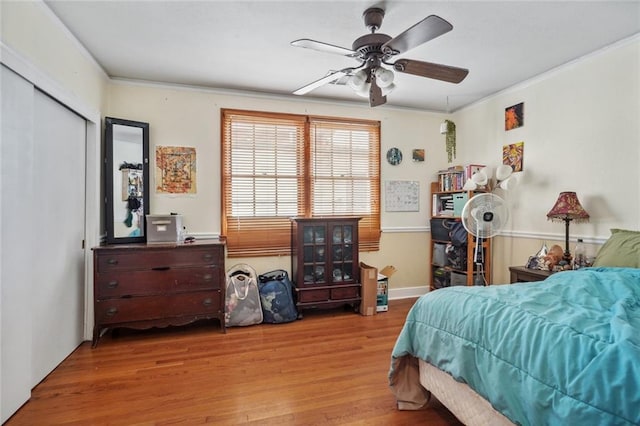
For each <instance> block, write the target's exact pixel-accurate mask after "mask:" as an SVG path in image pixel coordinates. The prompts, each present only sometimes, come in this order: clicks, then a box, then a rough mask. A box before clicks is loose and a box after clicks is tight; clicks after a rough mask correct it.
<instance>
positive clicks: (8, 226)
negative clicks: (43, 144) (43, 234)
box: [0, 66, 36, 422]
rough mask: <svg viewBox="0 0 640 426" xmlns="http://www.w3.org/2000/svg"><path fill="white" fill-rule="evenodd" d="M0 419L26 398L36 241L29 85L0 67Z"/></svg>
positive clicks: (30, 88) (31, 97)
mask: <svg viewBox="0 0 640 426" xmlns="http://www.w3.org/2000/svg"><path fill="white" fill-rule="evenodd" d="M0 71H1V74H0V100H1V108H2V109H1V110H0V113H1V116H0V123H1V127H2V133H1V134H0V242H1V245H0V288H1V293H0V296H1V297H0V313H1V315H0V326H1V327H0V342H1V344H0V353H1V355H0V356H1V366H0V367H1V370H0V379H1V382H2V383H1V384H2V386H1V388H0V395H1V402H0V414H2V416H1V417H2V419H1V421H2V422H5V421H6V420H7V419H8V418H9V417H10V416H11V414H13V413H14V412H15V411H16V410H17V409H18V408H20V406H22V404H24V403H25V402H26V401H27V400H28V399H29V397H30V395H31V388H32V386H31V381H32V380H31V377H32V375H31V353H32V350H31V324H32V318H31V312H32V311H31V293H32V285H33V277H34V275H33V273H32V270H31V268H32V264H34V263H35V262H36V260H35V257H34V253H33V247H34V244H35V242H36V238H35V233H34V230H33V225H32V223H31V218H34V217H36V215H35V212H36V203H35V201H36V200H35V194H34V175H33V151H34V147H33V86H32V85H31V83H29V82H28V81H26V80H24V79H23V78H22V77H20V76H19V75H17V74H15V73H14V72H13V71H11V70H9V69H8V68H5V67H4V66H2V67H0Z"/></svg>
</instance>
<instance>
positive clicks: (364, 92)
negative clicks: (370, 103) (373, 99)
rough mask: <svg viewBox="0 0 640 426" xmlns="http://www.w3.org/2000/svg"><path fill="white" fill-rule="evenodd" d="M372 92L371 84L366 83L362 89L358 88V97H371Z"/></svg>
mask: <svg viewBox="0 0 640 426" xmlns="http://www.w3.org/2000/svg"><path fill="white" fill-rule="evenodd" d="M370 90H371V83H364V84H363V85H362V86H361V87H360V88H357V89H356V90H355V91H356V95H358V96H362V97H363V98H368V97H369V91H370Z"/></svg>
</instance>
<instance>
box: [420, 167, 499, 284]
mask: <svg viewBox="0 0 640 426" xmlns="http://www.w3.org/2000/svg"><path fill="white" fill-rule="evenodd" d="M482 167H484V166H481V165H468V166H455V167H454V168H450V169H447V170H441V171H440V172H438V181H437V182H432V183H431V218H430V224H431V259H430V265H429V272H430V273H429V288H430V290H436V289H439V288H442V287H449V286H452V285H469V286H470V285H474V284H475V283H476V282H479V281H480V278H481V277H482V275H481V274H480V271H478V269H477V265H476V264H475V243H476V241H475V237H474V236H473V235H471V234H470V233H467V244H464V245H461V246H454V245H453V243H452V242H451V238H450V236H449V228H450V227H451V226H453V224H454V222H460V221H461V218H460V216H461V215H462V209H463V207H464V205H465V204H466V202H467V201H468V200H469V198H471V197H473V196H474V195H475V194H476V193H477V191H466V190H464V189H463V187H464V183H465V182H466V180H467V179H470V178H471V176H472V175H473V173H475V171H477V170H479V169H480V168H482ZM482 250H483V257H484V274H483V275H484V279H482V281H483V282H484V281H485V280H486V282H487V283H490V282H491V240H484V241H483V242H482ZM479 276H480V278H479Z"/></svg>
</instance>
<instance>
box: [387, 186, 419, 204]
mask: <svg viewBox="0 0 640 426" xmlns="http://www.w3.org/2000/svg"><path fill="white" fill-rule="evenodd" d="M384 204H385V211H388V212H418V211H420V182H418V181H417V180H388V181H386V182H385V184H384Z"/></svg>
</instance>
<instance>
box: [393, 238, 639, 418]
mask: <svg viewBox="0 0 640 426" xmlns="http://www.w3.org/2000/svg"><path fill="white" fill-rule="evenodd" d="M612 231H613V233H612V238H610V239H609V240H608V241H607V243H605V245H604V246H603V247H602V248H601V250H600V251H599V252H598V257H597V258H596V262H594V267H592V268H584V269H580V270H577V271H566V272H559V273H556V274H553V275H551V276H550V277H549V278H547V279H546V280H545V281H541V282H536V283H519V284H512V285H498V286H490V287H448V288H443V289H439V290H436V291H433V292H430V293H428V294H426V295H424V296H422V297H421V298H419V299H418V301H417V302H416V303H415V305H414V306H413V307H412V309H411V310H410V312H409V314H408V315H407V319H406V322H405V324H404V327H403V329H402V331H401V333H400V335H399V336H398V339H397V342H396V344H395V346H394V349H393V352H392V356H391V366H390V370H389V384H390V387H391V390H392V392H393V393H394V394H395V397H396V400H397V405H398V408H399V409H403V410H416V409H421V408H423V407H425V406H426V405H427V403H428V401H429V398H430V397H431V395H433V396H435V397H436V398H437V399H438V400H440V402H442V403H443V404H444V405H445V406H447V407H448V408H449V409H450V411H451V412H452V413H453V414H454V415H456V417H458V419H459V420H461V421H462V422H463V423H465V424H468V425H472V424H486V425H498V424H511V423H515V424H522V425H566V424H584V425H596V424H598V425H600V424H602V425H638V424H640V233H638V232H635V231H620V232H621V234H620V235H618V236H617V237H616V234H617V233H618V231H619V230H612ZM622 232H625V233H631V234H629V235H630V236H631V237H633V238H632V239H631V241H629V239H627V240H625V241H626V243H625V244H622V245H620V244H619V241H617V240H619V239H620V238H618V237H620V236H621V235H622ZM625 235H626V234H625ZM627 236H628V235H627ZM613 237H615V239H616V241H617V243H616V244H612V243H610V242H611V241H613V240H614V238H613ZM629 250H630V251H629ZM627 252H628V253H627ZM609 253H613V254H611V255H610V257H607V256H609ZM623 258H624V259H628V260H629V261H626V260H625V261H623V260H622V259H623ZM603 265H605V266H603ZM606 265H611V266H606ZM629 265H630V266H633V267H628V266H629Z"/></svg>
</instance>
